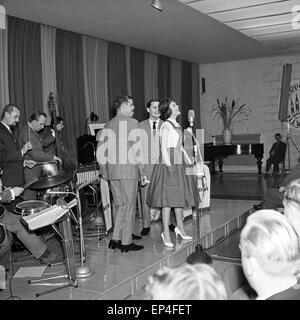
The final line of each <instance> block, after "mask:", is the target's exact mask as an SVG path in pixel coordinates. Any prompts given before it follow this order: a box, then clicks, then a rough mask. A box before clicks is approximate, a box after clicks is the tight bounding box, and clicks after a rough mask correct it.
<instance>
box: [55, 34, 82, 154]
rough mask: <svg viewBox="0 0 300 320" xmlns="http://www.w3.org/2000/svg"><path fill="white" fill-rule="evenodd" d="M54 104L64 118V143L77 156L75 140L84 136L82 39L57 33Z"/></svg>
mask: <svg viewBox="0 0 300 320" xmlns="http://www.w3.org/2000/svg"><path fill="white" fill-rule="evenodd" d="M56 79H57V80H56V81H57V103H58V106H59V111H60V116H62V117H63V118H64V122H65V129H64V133H63V135H62V136H63V138H62V140H63V143H64V145H65V146H66V147H67V148H68V149H69V150H71V151H72V152H76V138H78V137H79V136H81V135H83V134H84V133H85V132H86V128H85V125H86V119H87V115H86V108H85V96H84V77H83V59H82V37H81V35H79V34H76V33H73V32H68V31H63V30H59V29H57V31H56Z"/></svg>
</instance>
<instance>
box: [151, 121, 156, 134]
mask: <svg viewBox="0 0 300 320" xmlns="http://www.w3.org/2000/svg"><path fill="white" fill-rule="evenodd" d="M152 129H153V131H152V133H153V136H154V137H155V135H156V122H155V121H153V127H152Z"/></svg>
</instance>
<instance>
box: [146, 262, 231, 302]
mask: <svg viewBox="0 0 300 320" xmlns="http://www.w3.org/2000/svg"><path fill="white" fill-rule="evenodd" d="M145 298H146V299H147V300H226V298H227V296H226V290H225V287H224V284H223V282H222V280H221V278H220V276H219V275H218V274H217V273H216V272H215V270H214V269H213V268H212V267H210V266H208V265H206V264H200V263H198V264H193V265H191V264H187V263H184V264H183V265H181V266H179V267H176V268H170V267H163V268H161V269H160V270H158V271H157V272H156V273H155V274H154V275H153V276H151V277H150V278H149V280H148V284H147V286H146V295H145Z"/></svg>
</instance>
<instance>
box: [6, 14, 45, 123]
mask: <svg viewBox="0 0 300 320" xmlns="http://www.w3.org/2000/svg"><path fill="white" fill-rule="evenodd" d="M8 83H9V101H10V103H13V104H15V105H16V106H17V107H18V108H19V109H20V110H21V119H20V124H19V126H20V127H22V126H23V125H24V124H25V122H26V121H28V119H29V117H30V115H31V114H32V113H33V112H36V111H38V110H42V109H43V108H42V106H43V96H42V92H43V88H42V63H41V27H40V24H38V23H34V22H30V21H26V20H23V19H18V18H14V17H8Z"/></svg>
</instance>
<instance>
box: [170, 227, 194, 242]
mask: <svg viewBox="0 0 300 320" xmlns="http://www.w3.org/2000/svg"><path fill="white" fill-rule="evenodd" d="M174 232H175V236H176V239H177V238H178V236H179V235H180V237H181V238H182V240H193V237H191V236H188V235H184V234H182V232H181V231H180V230H179V229H178V227H176V228H175V229H174Z"/></svg>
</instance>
